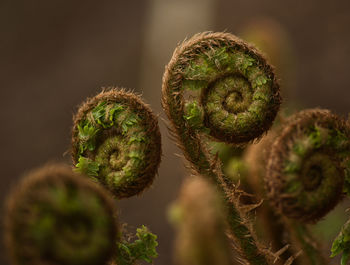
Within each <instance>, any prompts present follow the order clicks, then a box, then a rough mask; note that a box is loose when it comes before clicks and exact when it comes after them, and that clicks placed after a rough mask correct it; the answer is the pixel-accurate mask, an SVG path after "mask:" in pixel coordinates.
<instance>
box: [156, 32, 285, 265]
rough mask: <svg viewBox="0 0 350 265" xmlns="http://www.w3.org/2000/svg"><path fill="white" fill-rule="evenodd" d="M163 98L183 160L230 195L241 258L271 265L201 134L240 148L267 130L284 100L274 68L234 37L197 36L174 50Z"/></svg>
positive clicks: (253, 262) (233, 224)
mask: <svg viewBox="0 0 350 265" xmlns="http://www.w3.org/2000/svg"><path fill="white" fill-rule="evenodd" d="M162 94H163V96H162V104H163V108H164V109H165V111H166V113H167V115H168V118H169V119H170V121H171V123H172V125H173V126H172V129H173V133H174V135H175V137H176V138H177V140H178V144H179V146H180V147H181V148H182V149H183V150H184V154H185V157H186V158H187V160H188V161H190V162H191V165H192V167H193V168H194V169H195V170H196V171H197V172H198V173H199V174H201V175H203V176H207V177H209V178H211V180H213V181H214V182H216V183H217V184H218V186H219V188H220V189H221V192H222V193H223V194H225V195H227V197H226V203H227V205H229V206H228V208H229V216H230V217H229V218H228V221H229V223H230V228H231V232H232V235H233V237H234V238H235V240H236V241H237V242H238V245H239V248H240V251H241V253H242V255H243V256H244V257H245V258H246V259H247V260H248V261H249V262H251V264H260V265H261V264H267V263H268V261H267V257H266V256H267V255H266V253H264V251H263V250H261V249H260V247H259V246H258V244H257V243H256V242H255V239H254V236H253V235H252V232H251V229H250V227H249V225H247V220H246V219H245V218H246V217H245V213H242V211H240V209H239V207H240V205H239V202H238V200H239V199H238V198H237V196H238V195H237V196H236V195H235V194H233V195H232V196H233V197H235V196H236V198H234V199H232V198H229V197H230V196H229V194H228V193H230V192H229V191H228V189H227V188H228V187H226V186H225V185H226V184H225V183H224V182H225V181H223V179H224V178H223V176H222V173H221V172H220V170H218V167H217V166H214V167H213V165H214V164H215V160H214V159H213V156H210V154H209V152H208V148H207V146H206V143H205V142H204V141H203V136H208V137H209V138H210V140H217V141H224V142H227V143H233V144H239V145H242V144H246V143H248V142H251V141H254V139H257V138H259V137H260V136H261V135H262V134H263V133H264V132H265V131H266V130H268V129H269V128H270V126H271V124H272V122H273V120H274V118H275V116H276V113H277V111H278V109H279V105H280V101H281V99H280V94H279V87H278V84H277V82H276V79H275V76H274V73H273V69H272V67H271V66H269V65H268V64H267V63H266V61H265V59H264V58H263V56H261V55H260V54H259V52H258V51H257V50H256V49H254V48H253V47H251V46H249V45H248V44H246V43H244V42H243V41H242V40H240V39H238V38H237V37H235V36H233V35H231V34H228V33H203V34H198V35H196V36H194V37H193V38H191V39H190V40H188V41H186V42H184V43H183V44H182V45H180V46H179V47H178V48H177V49H176V50H175V52H174V55H173V57H172V59H171V61H170V63H169V64H168V65H167V67H166V71H165V73H164V76H163V86H162ZM206 140H208V138H206ZM231 193H232V192H231ZM232 196H231V197H232Z"/></svg>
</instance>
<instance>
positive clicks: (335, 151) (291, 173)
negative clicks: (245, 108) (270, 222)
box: [266, 109, 350, 222]
mask: <svg viewBox="0 0 350 265" xmlns="http://www.w3.org/2000/svg"><path fill="white" fill-rule="evenodd" d="M349 139H350V130H349V127H348V125H347V124H346V122H345V121H344V120H342V119H341V118H339V117H338V116H336V115H334V114H332V113H330V112H329V111H327V110H320V109H312V110H306V111H302V112H300V113H298V114H297V115H295V116H293V117H291V118H290V120H289V123H288V124H287V126H285V127H284V129H283V131H282V133H281V135H280V136H279V137H278V138H277V139H276V141H275V142H274V144H273V145H272V150H271V153H270V157H269V161H268V166H267V174H266V184H267V188H268V195H269V197H270V198H271V199H272V201H273V202H274V203H275V206H276V207H277V209H278V210H279V211H280V212H281V213H282V214H284V215H286V216H288V217H290V218H294V219H298V220H300V221H303V222H315V221H317V220H318V219H320V218H321V217H323V216H324V215H325V214H327V213H328V212H329V211H330V210H331V209H332V208H333V207H334V206H335V205H336V204H337V202H338V201H339V200H340V199H341V197H342V191H343V184H344V177H345V174H346V162H347V161H348V158H349V154H350V142H349Z"/></svg>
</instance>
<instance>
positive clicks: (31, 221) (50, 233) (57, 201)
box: [5, 165, 118, 265]
mask: <svg viewBox="0 0 350 265" xmlns="http://www.w3.org/2000/svg"><path fill="white" fill-rule="evenodd" d="M6 206H7V207H6V213H5V227H6V229H5V238H6V244H7V246H8V249H9V252H10V256H11V259H12V262H13V264H17V265H38V264H39V265H41V264H42V265H44V264H52V265H80V264H86V265H95V264H107V263H108V262H109V260H110V259H111V257H112V256H113V252H114V251H115V243H116V241H117V239H118V238H117V234H118V227H117V222H116V216H115V212H116V210H115V208H114V206H113V200H112V199H111V198H110V197H109V195H108V194H106V192H105V191H104V190H102V188H101V187H98V186H97V185H96V184H95V183H92V182H91V181H88V180H87V179H85V178H84V177H82V176H80V175H78V174H76V173H74V172H72V171H71V169H69V168H68V167H66V166H62V165H49V166H46V167H43V168H41V169H39V170H36V171H34V172H32V173H30V174H29V175H28V176H26V177H25V178H24V179H23V180H22V182H21V183H20V184H19V185H18V186H16V189H15V190H14V191H13V192H12V194H11V195H10V196H9V198H8V201H7V205H6Z"/></svg>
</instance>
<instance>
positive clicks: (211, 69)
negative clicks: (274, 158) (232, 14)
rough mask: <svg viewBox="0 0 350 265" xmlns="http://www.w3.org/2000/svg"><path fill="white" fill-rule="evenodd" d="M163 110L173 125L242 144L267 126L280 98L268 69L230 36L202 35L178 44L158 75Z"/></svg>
mask: <svg viewBox="0 0 350 265" xmlns="http://www.w3.org/2000/svg"><path fill="white" fill-rule="evenodd" d="M162 91H163V99H162V102H163V106H164V108H165V110H166V112H167V114H168V116H169V118H170V119H171V120H172V122H173V123H174V125H175V128H180V127H181V126H186V127H188V128H191V129H193V130H199V131H201V132H206V133H208V134H209V135H211V136H212V137H214V138H215V139H217V140H219V141H223V142H228V143H234V144H244V143H247V142H250V141H253V140H254V139H256V138H259V137H260V136H261V135H262V134H263V133H264V132H266V131H267V130H268V129H269V128H270V127H271V125H272V123H273V120H274V119H275V116H276V114H277V112H278V109H279V106H280V103H281V98H280V92H279V86H278V83H277V81H276V77H275V75H274V71H273V68H272V67H271V66H270V65H269V64H268V63H267V62H266V60H265V58H264V57H263V56H262V55H261V54H260V53H259V52H258V51H257V50H256V49H255V48H254V47H252V46H250V45H248V44H246V43H245V42H244V41H242V40H241V39H239V38H237V37H236V36H234V35H232V34H229V33H221V32H219V33H201V34H197V35H195V36H194V37H192V38H191V39H189V40H187V41H185V42H184V43H183V44H181V45H180V46H179V47H178V48H177V49H176V50H175V52H174V55H173V57H172V59H171V60H170V62H169V64H168V65H167V67H166V71H165V73H164V76H163V88H162Z"/></svg>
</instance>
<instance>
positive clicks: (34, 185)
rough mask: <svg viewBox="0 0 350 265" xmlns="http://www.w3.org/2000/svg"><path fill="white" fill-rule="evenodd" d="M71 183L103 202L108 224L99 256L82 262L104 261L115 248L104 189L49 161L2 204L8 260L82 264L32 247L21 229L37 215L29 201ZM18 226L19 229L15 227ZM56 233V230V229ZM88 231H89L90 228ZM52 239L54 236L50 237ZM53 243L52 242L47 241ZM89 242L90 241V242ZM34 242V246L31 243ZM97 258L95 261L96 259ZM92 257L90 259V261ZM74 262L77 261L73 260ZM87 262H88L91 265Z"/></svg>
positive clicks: (111, 205) (31, 264)
mask: <svg viewBox="0 0 350 265" xmlns="http://www.w3.org/2000/svg"><path fill="white" fill-rule="evenodd" d="M64 186H72V187H77V188H78V189H79V190H84V191H87V192H89V193H91V194H93V195H94V196H96V197H97V198H99V200H100V203H101V205H103V206H104V208H105V209H104V211H105V214H107V215H108V216H110V219H111V223H110V227H109V228H108V229H109V230H110V231H109V232H108V237H109V238H108V242H109V245H107V246H105V247H104V248H105V249H104V251H102V253H100V256H99V257H93V258H91V260H90V261H86V260H85V262H84V264H91V262H94V261H95V262H96V263H93V264H101V265H102V264H107V263H108V261H109V260H110V259H111V258H112V256H113V253H114V252H115V247H116V244H115V242H116V241H117V240H118V233H119V227H118V222H117V211H116V209H115V206H114V201H113V199H112V197H111V195H110V194H109V193H108V191H106V190H104V189H103V188H101V187H100V186H98V185H96V184H95V183H93V182H91V181H89V180H86V179H85V178H84V177H82V176H81V175H79V174H77V173H74V172H72V170H71V169H70V168H69V167H67V166H65V165H61V164H49V165H46V166H44V167H42V168H40V169H37V170H35V171H32V172H31V173H29V174H27V175H26V176H25V178H23V179H22V180H21V181H20V182H19V183H18V184H16V186H15V187H14V189H13V191H12V192H11V194H10V195H9V196H8V198H7V201H6V204H5V215H4V228H5V229H4V239H5V246H6V247H7V250H8V254H9V257H10V260H11V264H14V265H23V264H25V265H71V264H74V265H76V264H82V263H79V262H78V259H75V261H72V263H71V262H68V261H64V262H63V261H62V260H61V261H60V260H56V258H57V257H56V258H55V257H53V256H50V254H48V253H45V254H43V253H42V252H41V250H40V249H36V247H37V246H36V245H34V243H35V242H33V240H31V239H30V237H28V236H29V235H27V231H25V230H23V229H24V227H25V225H26V223H27V222H28V218H32V217H33V216H35V215H37V214H38V213H37V211H36V210H37V209H35V208H32V205H30V203H31V201H33V199H34V200H40V199H43V198H44V197H41V196H45V195H43V194H42V191H45V190H46V189H47V188H53V187H64ZM18 230H22V232H21V233H19V234H18V233H16V232H15V231H18ZM57 233H59V232H58V231H57ZM91 233H92V231H91ZM52 240H56V239H52ZM51 243H53V242H51ZM90 243H93V242H90ZM33 246H34V247H33ZM96 258H97V261H96ZM92 260H94V261H92ZM77 262H78V263H77ZM93 264H91V265H93Z"/></svg>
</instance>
